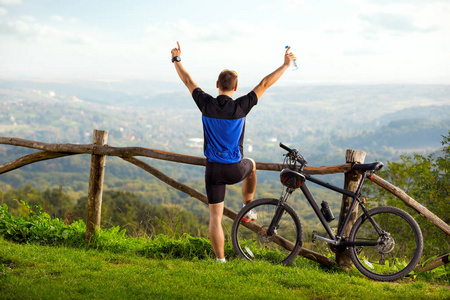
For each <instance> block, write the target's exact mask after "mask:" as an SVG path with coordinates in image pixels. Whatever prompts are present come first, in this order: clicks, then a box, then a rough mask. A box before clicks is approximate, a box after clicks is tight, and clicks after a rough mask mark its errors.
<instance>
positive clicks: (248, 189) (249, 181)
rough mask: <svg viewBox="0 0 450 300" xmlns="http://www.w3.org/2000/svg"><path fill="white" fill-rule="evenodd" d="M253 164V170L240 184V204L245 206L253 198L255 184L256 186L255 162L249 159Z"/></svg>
mask: <svg viewBox="0 0 450 300" xmlns="http://www.w3.org/2000/svg"><path fill="white" fill-rule="evenodd" d="M247 159H250V160H251V161H252V162H253V170H252V172H251V173H250V174H249V175H248V176H247V177H245V179H244V181H243V182H242V202H243V203H244V204H245V205H247V204H249V203H250V202H252V200H253V197H254V196H255V190H256V184H257V178H256V162H255V161H254V160H253V159H251V158H247Z"/></svg>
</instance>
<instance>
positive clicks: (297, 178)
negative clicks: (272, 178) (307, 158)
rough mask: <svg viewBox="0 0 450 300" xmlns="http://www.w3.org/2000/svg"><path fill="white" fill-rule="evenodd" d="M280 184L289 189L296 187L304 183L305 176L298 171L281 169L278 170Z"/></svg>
mask: <svg viewBox="0 0 450 300" xmlns="http://www.w3.org/2000/svg"><path fill="white" fill-rule="evenodd" d="M280 180H281V184H283V185H284V186H285V187H288V188H290V189H293V190H295V189H298V188H299V187H301V186H302V185H303V184H304V183H305V176H304V175H303V174H300V173H299V172H296V171H293V170H289V169H283V170H281V172H280Z"/></svg>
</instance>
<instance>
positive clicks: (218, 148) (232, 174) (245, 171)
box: [171, 42, 295, 262]
mask: <svg viewBox="0 0 450 300" xmlns="http://www.w3.org/2000/svg"><path fill="white" fill-rule="evenodd" d="M177 46H178V47H177V48H173V49H172V51H171V54H172V62H173V64H174V66H175V69H176V71H177V73H178V76H179V77H180V79H181V81H183V83H184V84H185V85H186V87H187V88H188V89H189V92H190V93H191V95H192V97H193V98H194V101H195V103H196V104H197V106H198V108H199V109H200V111H201V112H202V122H203V134H204V154H205V156H206V158H207V163H206V170H205V186H206V193H207V196H208V203H209V217H210V221H209V238H210V240H211V244H212V247H213V250H214V253H215V255H216V257H217V260H218V261H223V262H225V254H224V243H225V239H224V234H223V229H222V216H223V209H224V199H225V190H226V185H227V184H235V183H238V182H241V181H242V199H243V204H244V205H246V204H248V203H250V202H251V201H252V200H253V196H254V194H255V189H256V182H257V180H256V163H255V161H254V160H253V159H251V158H244V156H243V143H244V130H245V118H246V116H247V114H248V113H249V112H250V110H251V109H252V107H253V106H255V105H256V104H257V103H258V100H259V99H260V98H261V96H262V95H263V94H264V92H265V91H266V90H267V89H268V88H269V87H270V86H271V85H273V84H274V83H275V82H276V81H277V80H278V79H279V78H280V77H281V75H283V73H284V72H285V71H286V70H287V69H288V68H289V66H290V63H291V60H295V55H294V54H292V53H290V52H289V50H290V48H288V49H287V50H286V52H285V54H284V62H283V64H282V65H281V66H280V67H279V68H278V69H276V70H275V71H274V72H272V73H271V74H269V75H267V76H266V77H264V78H263V79H262V80H261V82H260V83H259V84H258V85H257V86H256V87H255V88H254V89H253V90H252V91H251V92H250V93H248V94H247V95H245V96H242V97H239V98H237V99H236V100H233V99H232V96H233V93H234V92H235V91H236V89H237V83H238V76H237V73H236V72H234V71H230V70H223V71H222V72H220V74H219V78H218V79H217V83H216V87H217V88H218V89H219V91H218V92H219V95H218V96H217V97H212V96H211V95H209V94H207V93H205V92H204V91H203V90H202V89H201V88H200V87H199V86H198V84H196V83H195V82H194V80H193V79H192V77H191V76H190V75H189V73H188V72H187V71H186V70H185V68H184V67H183V65H182V64H181V48H180V44H179V43H178V42H177ZM255 219H256V213H254V212H252V211H250V212H249V213H248V214H247V215H246V216H245V217H244V218H243V220H242V221H244V222H250V221H254V220H255Z"/></svg>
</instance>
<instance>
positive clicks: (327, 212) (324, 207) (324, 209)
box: [320, 201, 334, 223]
mask: <svg viewBox="0 0 450 300" xmlns="http://www.w3.org/2000/svg"><path fill="white" fill-rule="evenodd" d="M321 206H322V208H321V209H320V211H321V212H322V214H323V216H324V217H325V220H327V222H328V223H330V222H331V221H333V220H334V215H333V212H332V211H331V209H330V206H329V205H328V202H327V201H322V204H321Z"/></svg>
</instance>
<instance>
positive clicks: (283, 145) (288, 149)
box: [280, 143, 292, 152]
mask: <svg viewBox="0 0 450 300" xmlns="http://www.w3.org/2000/svg"><path fill="white" fill-rule="evenodd" d="M280 147H281V148H283V149H284V150H286V151H287V152H292V149H291V148H289V147H288V146H286V145H285V144H283V143H280Z"/></svg>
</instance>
